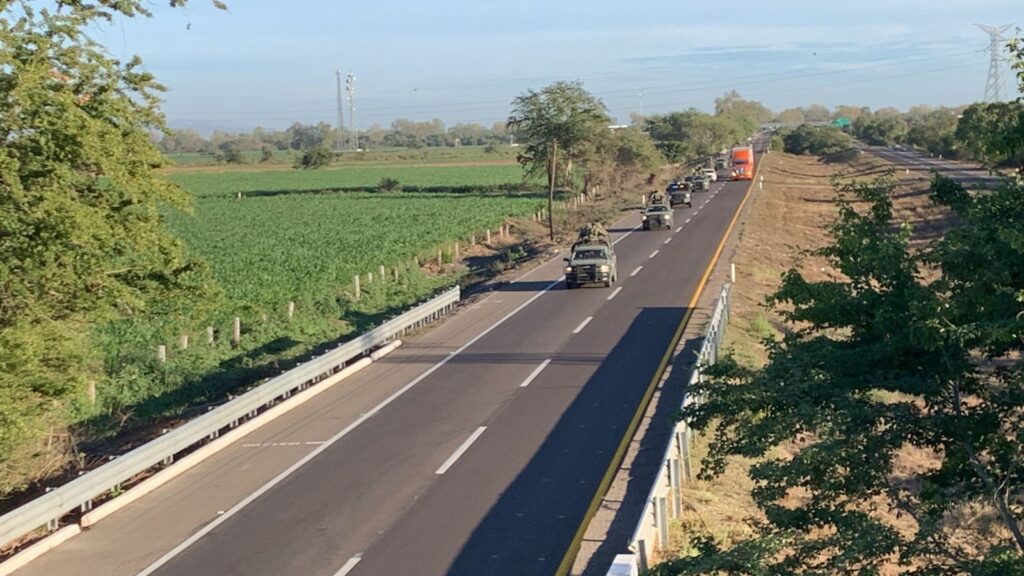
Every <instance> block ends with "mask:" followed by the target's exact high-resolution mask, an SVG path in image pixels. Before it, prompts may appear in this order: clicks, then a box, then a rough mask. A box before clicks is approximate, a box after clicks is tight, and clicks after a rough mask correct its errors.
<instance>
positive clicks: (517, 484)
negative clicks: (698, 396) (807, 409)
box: [431, 308, 696, 576]
mask: <svg viewBox="0 0 1024 576" xmlns="http://www.w3.org/2000/svg"><path fill="white" fill-rule="evenodd" d="M685 313H686V309H685V308H651V309H642V310H639V311H638V312H637V315H636V316H635V317H634V319H633V321H632V322H631V324H630V327H629V329H628V330H627V331H626V333H625V335H623V337H622V338H621V339H620V340H619V342H618V344H616V345H615V347H614V348H613V349H612V350H611V351H610V352H609V353H608V354H607V355H605V356H604V357H603V358H602V359H600V364H599V365H598V367H597V369H596V371H595V372H594V373H593V375H592V376H591V377H590V379H589V380H588V381H587V382H586V383H585V384H584V385H583V386H582V388H580V389H579V390H578V392H577V393H576V395H575V396H574V397H573V399H572V400H571V402H570V403H569V405H568V406H566V408H565V410H564V412H563V414H562V417H561V418H560V419H559V421H558V423H557V424H556V425H555V427H554V429H553V430H552V431H551V432H550V433H549V434H548V435H547V437H546V438H545V439H544V441H543V444H542V445H541V446H540V447H539V448H538V449H537V451H536V452H535V453H534V454H533V456H532V458H531V459H530V460H529V462H528V463H527V464H526V465H525V467H524V468H522V470H521V471H520V472H519V474H518V476H517V477H516V479H515V480H514V481H513V482H512V483H511V484H510V485H509V486H508V488H507V489H506V490H505V491H504V492H503V493H502V495H501V497H500V499H499V500H498V502H497V503H496V504H494V505H493V506H492V507H491V509H490V510H489V511H488V512H487V514H486V516H485V517H484V519H483V520H482V522H481V523H480V524H479V525H478V526H477V527H476V528H475V529H474V530H473V532H472V534H471V536H470V537H469V539H468V541H467V542H466V543H465V545H464V546H463V548H462V549H461V550H460V552H459V554H458V556H457V557H456V558H455V560H454V562H453V563H452V565H451V566H450V567H449V569H448V570H447V572H446V573H447V574H450V575H479V574H489V575H499V574H509V575H516V576H527V575H531V574H537V575H549V574H551V573H553V572H554V570H555V568H556V567H557V566H558V563H559V561H560V560H561V559H562V556H563V554H564V553H565V551H566V550H567V549H568V547H569V544H570V542H571V541H572V538H573V536H574V534H575V532H576V529H577V527H578V526H579V525H580V523H581V522H582V520H583V516H584V513H585V512H586V509H587V507H588V505H589V504H590V502H591V499H592V498H593V497H594V494H595V492H596V490H597V488H598V484H599V483H600V481H601V478H602V476H603V475H604V473H605V471H606V470H607V469H608V466H609V464H610V462H611V460H612V457H613V455H614V454H615V451H616V449H617V448H618V446H619V443H620V442H621V440H622V438H623V435H624V434H625V433H626V429H627V427H628V425H629V423H630V420H631V419H632V418H633V415H634V413H635V412H636V409H637V407H638V406H639V405H640V403H641V401H642V398H643V396H644V392H645V391H646V389H647V387H648V384H649V383H650V381H651V379H652V377H653V376H654V372H655V369H656V367H657V366H658V364H659V362H660V360H661V358H662V356H663V354H664V353H665V349H666V348H667V346H668V343H669V341H670V339H671V338H672V335H673V334H674V332H675V330H676V328H677V326H678V325H679V323H680V322H681V321H682V319H683V317H684V315H685ZM693 345H696V344H693ZM565 352H566V355H565V356H563V355H559V356H557V357H556V358H555V359H554V363H560V362H564V361H571V359H572V358H573V352H572V350H566V351H565ZM685 357H686V354H683V355H681V356H680V358H685ZM588 359H589V358H588ZM679 372H680V373H682V372H683V370H680V371H679ZM672 380H673V384H672V386H670V387H668V388H666V391H665V393H664V394H663V395H662V398H661V399H660V401H659V403H658V405H657V406H658V408H657V414H656V415H655V418H654V422H653V424H654V430H655V431H656V433H654V434H649V435H648V436H646V437H645V439H644V440H643V442H642V444H641V447H640V452H641V454H642V455H644V457H645V460H644V462H645V463H644V464H643V465H640V466H638V467H636V468H635V469H634V470H633V471H632V472H631V477H630V480H629V484H628V487H627V489H626V492H625V494H624V496H623V501H624V506H625V507H626V509H627V511H628V510H632V509H634V508H635V511H633V512H632V513H629V512H627V514H626V515H625V516H623V517H622V518H621V519H617V520H616V522H615V523H614V524H613V526H612V532H611V533H610V538H609V540H608V541H607V542H606V543H605V544H604V545H602V547H601V550H599V554H600V555H601V557H602V558H603V557H605V556H607V557H608V558H611V557H612V556H613V555H614V554H615V553H617V552H621V551H624V550H625V548H626V544H627V540H628V538H629V536H630V534H631V533H632V526H634V525H635V523H636V518H637V517H638V516H639V513H640V508H642V506H643V502H644V500H645V498H646V495H647V492H648V490H649V489H650V487H651V482H652V481H653V474H654V473H656V471H657V468H658V466H659V465H660V458H661V453H662V450H663V448H664V441H665V436H664V433H665V432H666V431H668V430H670V429H671V427H672V418H673V415H674V413H675V410H676V408H678V406H679V403H680V399H681V394H682V388H681V387H680V386H679V384H678V381H679V378H673V379H672ZM544 385H545V384H538V386H544ZM546 385H547V386H558V388H559V389H561V390H564V389H565V386H566V385H562V384H558V385H555V384H550V383H548V384H546ZM652 459H653V463H652V462H651V460H652ZM442 572H443V571H442ZM431 573H433V572H431ZM437 573H441V572H437Z"/></svg>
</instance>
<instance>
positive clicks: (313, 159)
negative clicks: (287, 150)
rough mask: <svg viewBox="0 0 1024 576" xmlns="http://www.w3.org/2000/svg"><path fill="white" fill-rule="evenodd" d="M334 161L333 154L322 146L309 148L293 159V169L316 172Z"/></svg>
mask: <svg viewBox="0 0 1024 576" xmlns="http://www.w3.org/2000/svg"><path fill="white" fill-rule="evenodd" d="M332 160H334V153H333V152H331V151H330V150H328V149H327V148H326V147H324V146H318V147H316V148H310V149H309V150H306V151H305V152H303V153H302V156H299V157H298V158H296V159H295V167H296V168H301V169H303V170H318V169H320V168H325V167H327V166H329V165H330V164H331V161H332Z"/></svg>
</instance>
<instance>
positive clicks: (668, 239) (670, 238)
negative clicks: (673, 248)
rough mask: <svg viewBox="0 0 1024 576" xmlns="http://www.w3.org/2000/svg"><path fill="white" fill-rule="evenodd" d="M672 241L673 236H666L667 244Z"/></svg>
mask: <svg viewBox="0 0 1024 576" xmlns="http://www.w3.org/2000/svg"><path fill="white" fill-rule="evenodd" d="M671 241H672V237H671V236H669V237H668V238H665V244H668V243H669V242H671Z"/></svg>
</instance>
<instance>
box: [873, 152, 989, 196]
mask: <svg viewBox="0 0 1024 576" xmlns="http://www.w3.org/2000/svg"><path fill="white" fill-rule="evenodd" d="M863 149H864V150H867V151H868V152H870V153H871V154H874V155H875V156H878V157H879V158H881V159H883V160H887V161H889V162H892V163H893V164H895V165H896V166H899V167H900V168H907V169H910V170H918V171H927V172H933V171H934V172H939V173H940V174H942V175H943V176H946V177H949V178H952V179H954V180H958V181H959V182H960V183H961V184H963V185H964V186H965V187H967V188H991V187H994V186H996V185H997V184H998V182H999V179H998V178H996V177H993V176H992V175H991V174H990V173H989V172H988V171H987V170H985V169H984V168H981V167H980V166H976V165H973V164H968V163H966V162H960V161H957V160H947V159H943V158H932V157H930V156H925V155H924V154H922V153H920V152H918V151H916V150H912V149H910V148H905V147H902V146H899V147H896V146H893V147H885V146H865V147H864V148H863Z"/></svg>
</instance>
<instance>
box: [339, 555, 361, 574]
mask: <svg viewBox="0 0 1024 576" xmlns="http://www.w3.org/2000/svg"><path fill="white" fill-rule="evenodd" d="M362 559H363V555H362V554H356V555H355V556H353V557H351V558H349V559H348V562H345V565H344V566H342V567H341V569H339V570H338V571H337V572H335V573H334V576H345V575H346V574H348V573H349V572H351V571H352V569H353V568H355V567H356V564H359V561H360V560H362Z"/></svg>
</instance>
